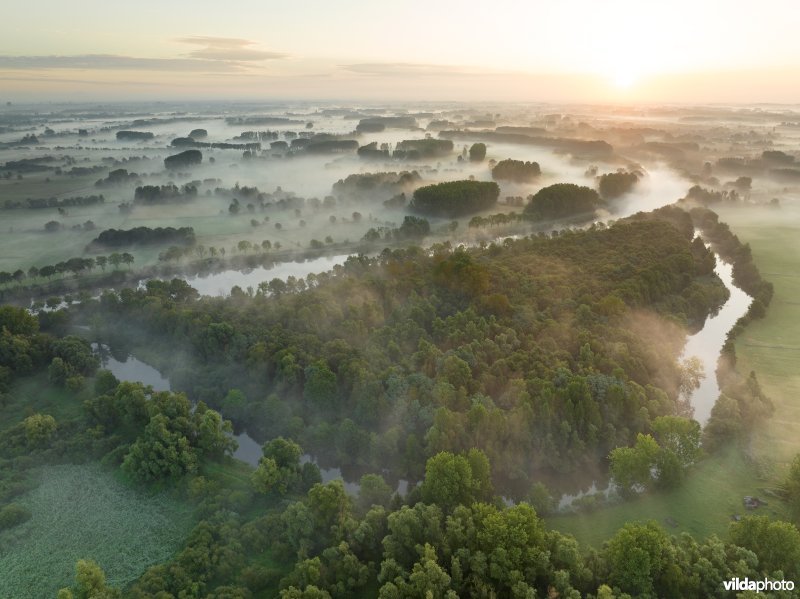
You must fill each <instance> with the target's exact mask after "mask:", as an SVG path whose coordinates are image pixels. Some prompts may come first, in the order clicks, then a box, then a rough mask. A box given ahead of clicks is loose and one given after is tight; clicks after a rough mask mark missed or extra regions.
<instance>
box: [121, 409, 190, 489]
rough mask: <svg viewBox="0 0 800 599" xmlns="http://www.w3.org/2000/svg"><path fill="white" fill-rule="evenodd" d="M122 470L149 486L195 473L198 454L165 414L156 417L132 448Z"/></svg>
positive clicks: (151, 420)
mask: <svg viewBox="0 0 800 599" xmlns="http://www.w3.org/2000/svg"><path fill="white" fill-rule="evenodd" d="M122 469H123V470H124V471H125V472H127V473H128V474H129V475H130V476H131V477H133V478H134V479H136V480H138V481H140V482H144V483H152V482H156V481H160V480H163V479H177V478H180V477H182V476H183V475H184V474H186V473H191V472H196V471H197V453H196V452H195V451H194V449H193V448H192V446H191V444H190V442H189V439H187V438H186V437H185V436H184V435H183V434H181V431H180V430H175V429H174V428H173V427H172V423H171V421H170V419H169V418H168V417H167V416H165V415H164V414H156V415H155V416H153V417H152V418H151V419H150V422H149V423H148V424H147V426H146V427H145V429H144V433H143V434H142V436H141V437H139V438H138V439H137V440H136V442H135V443H134V444H133V445H131V448H130V450H129V451H128V453H127V455H126V456H125V460H124V461H123V462H122Z"/></svg>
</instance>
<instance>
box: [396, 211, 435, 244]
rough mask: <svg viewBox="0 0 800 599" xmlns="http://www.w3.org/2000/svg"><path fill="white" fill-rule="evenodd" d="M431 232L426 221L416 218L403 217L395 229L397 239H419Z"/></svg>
mask: <svg viewBox="0 0 800 599" xmlns="http://www.w3.org/2000/svg"><path fill="white" fill-rule="evenodd" d="M430 232H431V225H430V223H429V222H428V221H427V219H424V218H419V217H417V216H405V217H403V222H402V224H401V225H400V227H398V229H397V237H398V238H399V239H420V238H422V237H425V236H426V235H428V234H429V233H430Z"/></svg>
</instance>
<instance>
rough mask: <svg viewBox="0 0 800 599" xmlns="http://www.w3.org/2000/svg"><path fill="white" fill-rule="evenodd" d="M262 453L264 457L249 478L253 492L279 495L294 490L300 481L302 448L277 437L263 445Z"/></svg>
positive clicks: (289, 440)
mask: <svg viewBox="0 0 800 599" xmlns="http://www.w3.org/2000/svg"><path fill="white" fill-rule="evenodd" d="M262 452H263V454H264V456H263V457H262V458H261V459H260V460H259V461H258V467H257V468H256V471H255V472H254V473H253V474H252V476H251V478H250V480H251V482H252V484H253V487H254V488H255V490H256V491H258V492H259V493H271V492H273V491H274V492H276V493H278V494H279V495H285V494H286V493H287V492H289V491H291V490H296V489H297V487H298V486H299V484H300V482H301V480H302V467H301V465H300V457H301V455H302V453H303V450H302V448H301V447H300V446H299V445H298V444H297V443H295V442H294V441H292V440H291V439H285V438H283V437H277V438H275V439H272V440H271V441H270V442H269V443H265V444H264V446H263V448H262Z"/></svg>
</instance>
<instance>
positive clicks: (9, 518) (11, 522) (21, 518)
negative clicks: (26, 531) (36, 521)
mask: <svg viewBox="0 0 800 599" xmlns="http://www.w3.org/2000/svg"><path fill="white" fill-rule="evenodd" d="M30 517H31V512H30V510H28V509H27V508H25V507H24V506H21V505H19V504H17V503H9V504H7V505H5V506H3V507H1V508H0V531H2V530H5V529H7V528H12V527H14V526H17V525H18V524H22V523H23V522H26V521H27V520H28V519H29V518H30Z"/></svg>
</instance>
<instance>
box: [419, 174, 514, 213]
mask: <svg viewBox="0 0 800 599" xmlns="http://www.w3.org/2000/svg"><path fill="white" fill-rule="evenodd" d="M499 195H500V187H499V186H498V185H497V183H495V182H493V181H446V182H444V183H435V184H433V185H425V186H423V187H418V188H417V189H416V190H415V191H414V195H413V198H412V200H411V203H410V204H409V207H410V208H411V209H412V210H414V211H415V212H419V213H420V214H425V215H431V216H443V217H448V218H455V217H458V216H464V215H466V214H470V213H472V212H479V211H481V210H488V209H489V208H491V207H492V206H494V205H495V204H496V203H497V198H498V196H499Z"/></svg>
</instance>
